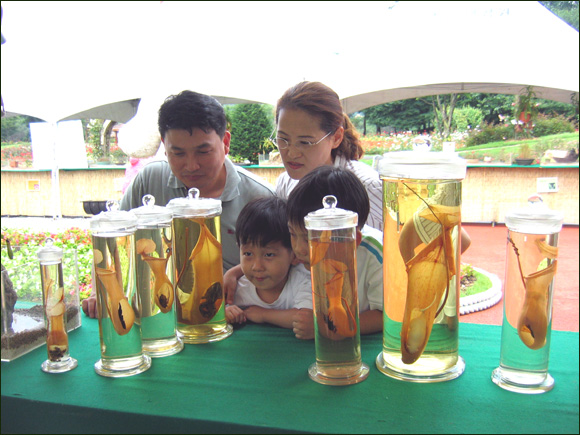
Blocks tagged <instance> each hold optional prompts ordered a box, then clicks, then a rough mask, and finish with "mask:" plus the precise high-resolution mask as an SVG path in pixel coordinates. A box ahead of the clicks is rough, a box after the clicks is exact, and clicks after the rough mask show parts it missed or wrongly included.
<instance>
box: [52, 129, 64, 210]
mask: <svg viewBox="0 0 580 435" xmlns="http://www.w3.org/2000/svg"><path fill="white" fill-rule="evenodd" d="M50 126H51V128H50V131H51V133H52V172H51V181H52V183H51V184H52V218H53V219H57V218H61V217H62V214H61V207H60V180H59V167H58V155H57V143H56V141H57V137H58V134H57V130H58V123H57V122H51V124H50Z"/></svg>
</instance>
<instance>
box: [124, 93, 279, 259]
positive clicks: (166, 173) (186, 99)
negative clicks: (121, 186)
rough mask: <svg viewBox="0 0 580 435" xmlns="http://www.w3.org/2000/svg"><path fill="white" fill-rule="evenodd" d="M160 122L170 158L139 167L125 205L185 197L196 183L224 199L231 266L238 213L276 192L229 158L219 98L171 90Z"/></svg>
mask: <svg viewBox="0 0 580 435" xmlns="http://www.w3.org/2000/svg"><path fill="white" fill-rule="evenodd" d="M158 126H159V133H160V135H161V139H162V142H163V145H164V147H165V154H166V155H167V162H164V161H160V162H153V163H150V164H148V165H147V166H145V167H144V168H143V169H142V170H141V172H139V174H138V175H137V177H136V178H135V179H134V180H133V182H132V183H131V184H130V185H129V187H128V188H127V191H126V192H125V194H124V196H123V198H122V200H121V209H122V210H130V209H133V208H137V207H140V206H142V205H143V203H142V198H143V196H144V195H146V194H151V195H153V196H154V197H155V204H157V205H162V206H165V205H167V203H168V202H169V201H170V200H172V199H174V198H184V197H186V196H187V192H188V190H189V189H191V188H192V187H195V188H197V189H199V192H200V196H201V197H203V198H216V199H219V200H221V201H222V215H221V233H222V250H223V259H224V269H225V270H228V269H230V268H231V267H232V266H234V265H236V264H239V263H240V258H239V250H238V247H237V244H236V237H235V227H236V220H237V219H238V214H239V213H240V211H241V210H242V208H243V207H244V206H245V205H246V204H247V203H248V202H249V201H250V200H252V199H254V198H258V197H264V196H273V195H274V191H273V189H272V187H271V186H269V185H268V184H267V183H266V182H264V181H261V180H260V179H259V178H257V177H256V176H254V175H253V174H252V173H250V172H249V171H246V170H245V169H243V168H240V167H239V166H235V165H234V164H233V163H232V162H231V161H230V160H229V158H227V154H228V153H229V150H230V138H231V135H230V132H229V131H227V130H226V116H225V112H224V109H223V107H222V106H221V104H220V103H219V102H218V101H217V100H216V99H215V98H213V97H210V96H208V95H203V94H198V93H196V92H192V91H183V92H181V93H180V94H178V95H172V96H170V97H168V98H167V99H166V100H165V102H164V103H163V104H162V105H161V108H160V109H159V121H158Z"/></svg>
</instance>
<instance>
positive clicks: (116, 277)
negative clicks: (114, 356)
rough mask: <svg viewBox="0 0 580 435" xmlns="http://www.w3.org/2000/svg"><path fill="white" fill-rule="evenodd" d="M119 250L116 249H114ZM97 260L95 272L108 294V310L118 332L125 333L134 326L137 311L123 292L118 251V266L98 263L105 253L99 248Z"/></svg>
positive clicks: (95, 250) (116, 257)
mask: <svg viewBox="0 0 580 435" xmlns="http://www.w3.org/2000/svg"><path fill="white" fill-rule="evenodd" d="M114 252H115V253H116V252H117V251H116V250H115V251H114ZM93 256H94V261H95V273H96V274H97V276H98V277H99V279H100V281H101V283H102V284H103V287H104V288H105V292H106V294H107V312H108V313H109V317H110V318H111V321H112V322H113V327H114V328H115V331H117V334H119V335H125V334H127V333H128V332H129V331H130V330H131V328H132V327H133V323H134V322H135V312H134V311H133V308H132V307H131V304H130V303H129V301H128V300H127V298H126V297H125V294H124V293H123V286H122V279H121V265H120V263H121V262H120V260H119V258H118V253H116V254H115V264H116V265H117V267H116V268H114V267H112V268H102V267H97V266H96V265H97V264H99V263H100V262H101V261H103V253H102V252H101V251H99V250H98V249H94V250H93Z"/></svg>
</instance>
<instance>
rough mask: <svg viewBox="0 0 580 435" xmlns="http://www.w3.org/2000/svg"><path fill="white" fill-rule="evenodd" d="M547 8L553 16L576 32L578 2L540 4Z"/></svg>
mask: <svg viewBox="0 0 580 435" xmlns="http://www.w3.org/2000/svg"><path fill="white" fill-rule="evenodd" d="M540 3H541V4H542V5H544V6H545V7H546V8H548V9H549V10H550V11H551V12H552V13H553V14H554V15H557V16H558V17H559V18H560V19H562V20H563V21H565V22H566V23H568V24H569V25H570V26H572V27H574V28H575V29H576V30H578V21H579V16H580V14H579V13H578V11H579V9H578V2H577V1H575V2H574V1H568V2H562V1H559V2H540Z"/></svg>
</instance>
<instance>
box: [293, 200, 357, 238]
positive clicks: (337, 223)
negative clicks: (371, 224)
mask: <svg viewBox="0 0 580 435" xmlns="http://www.w3.org/2000/svg"><path fill="white" fill-rule="evenodd" d="M337 204H338V201H337V200H336V197H335V196H334V195H327V196H325V197H324V198H323V199H322V206H323V208H321V209H320V210H316V211H313V212H310V213H308V215H307V216H306V217H305V218H304V225H305V227H306V229H307V230H338V229H341V228H352V227H356V225H357V223H358V214H356V213H355V212H354V211H350V210H344V209H342V208H337V207H336V206H337Z"/></svg>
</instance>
